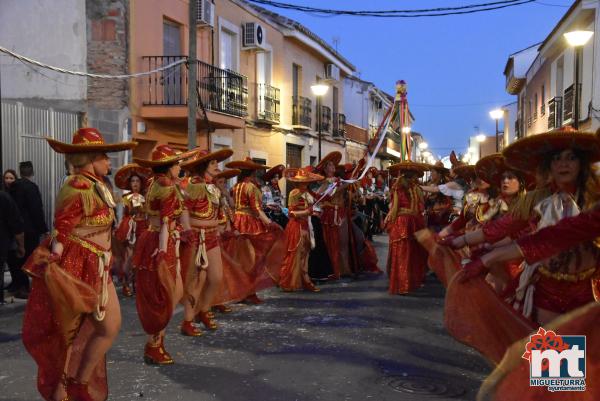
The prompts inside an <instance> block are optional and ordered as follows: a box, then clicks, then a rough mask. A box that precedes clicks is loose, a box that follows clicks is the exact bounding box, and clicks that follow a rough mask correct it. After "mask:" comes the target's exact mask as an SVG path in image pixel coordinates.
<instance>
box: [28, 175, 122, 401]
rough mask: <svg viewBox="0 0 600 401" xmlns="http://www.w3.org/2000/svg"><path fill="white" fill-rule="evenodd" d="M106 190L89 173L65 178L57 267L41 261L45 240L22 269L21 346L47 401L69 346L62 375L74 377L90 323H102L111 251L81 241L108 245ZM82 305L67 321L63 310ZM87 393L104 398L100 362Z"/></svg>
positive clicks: (58, 219)
mask: <svg viewBox="0 0 600 401" xmlns="http://www.w3.org/2000/svg"><path fill="white" fill-rule="evenodd" d="M97 188H98V189H97ZM101 189H104V191H102V190H101ZM107 191H108V190H107V189H106V188H105V187H104V184H103V183H102V180H101V179H100V178H98V177H96V176H94V175H92V174H89V173H83V174H79V175H74V176H72V177H70V178H69V179H68V180H67V182H66V183H65V184H64V185H63V187H62V188H61V190H60V192H59V194H58V198H57V202H56V210H55V214H54V227H55V229H54V238H56V240H57V241H59V242H60V243H62V244H63V246H64V249H63V252H62V255H61V257H60V260H59V261H58V266H60V267H58V266H56V265H53V264H51V265H46V264H45V263H44V261H43V259H44V256H43V254H44V253H46V254H47V252H48V251H47V249H48V248H47V247H48V246H49V243H48V241H46V243H44V244H42V246H41V247H40V248H38V250H36V252H35V253H34V255H32V257H31V258H30V259H29V260H28V261H27V264H26V266H25V267H24V268H25V270H26V271H27V272H28V273H29V274H30V275H31V277H32V288H31V294H30V296H29V300H28V302H27V309H26V311H25V316H24V319H23V343H24V344H25V348H26V349H27V351H29V353H30V354H31V355H32V357H33V358H34V360H35V361H36V363H37V364H38V389H39V391H40V393H41V394H42V396H43V397H44V399H46V400H50V399H51V397H52V396H53V392H54V391H55V389H56V387H57V386H58V385H59V383H60V382H61V375H62V374H63V366H64V365H65V361H66V356H67V348H68V346H69V345H72V351H71V355H70V359H69V365H68V367H67V376H74V375H75V373H76V372H77V369H78V367H79V363H80V358H81V353H82V351H83V349H84V348H85V345H86V343H87V341H88V340H89V336H90V334H91V333H92V331H93V326H92V319H97V320H101V319H103V318H104V306H105V302H104V301H103V294H105V293H106V291H107V289H106V287H107V284H108V283H109V282H110V277H109V274H108V268H109V266H110V249H104V248H102V247H100V246H99V245H97V244H95V243H93V242H91V241H89V240H88V239H87V238H86V237H88V238H91V235H90V233H92V234H94V237H95V238H96V237H97V236H103V235H106V238H107V241H109V240H110V233H111V228H112V223H113V221H114V211H113V209H112V208H111V207H109V204H108V203H107V201H106V200H105V198H103V197H102V196H101V195H100V194H103V195H104V196H110V195H107ZM110 201H112V199H110V200H109V202H110ZM84 232H85V233H87V234H83V233H84ZM108 243H110V241H109V242H108ZM46 257H47V255H46ZM69 300H70V302H69ZM61 302H69V304H62V303H61ZM82 304H83V306H85V308H83V310H81V309H79V310H73V311H72V313H73V314H72V315H70V317H71V318H70V319H67V315H68V312H66V309H68V307H72V308H75V307H76V306H79V307H81V306H82ZM76 312H79V313H76ZM88 391H89V393H90V394H91V395H92V396H93V398H94V399H95V400H105V399H106V397H107V393H108V387H107V380H106V364H105V359H104V357H103V358H102V360H101V361H100V362H99V363H98V364H97V366H96V368H95V369H94V373H93V374H92V377H91V378H90V379H89V388H88Z"/></svg>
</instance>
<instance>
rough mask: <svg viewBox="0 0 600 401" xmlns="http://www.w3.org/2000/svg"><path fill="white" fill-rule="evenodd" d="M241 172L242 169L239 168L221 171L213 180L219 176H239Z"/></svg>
mask: <svg viewBox="0 0 600 401" xmlns="http://www.w3.org/2000/svg"><path fill="white" fill-rule="evenodd" d="M241 172H242V170H239V169H237V168H233V169H229V170H225V171H221V172H219V173H218V174H216V175H215V176H214V177H213V180H218V179H219V178H225V179H226V180H228V179H230V178H233V177H237V176H238V175H240V173H241Z"/></svg>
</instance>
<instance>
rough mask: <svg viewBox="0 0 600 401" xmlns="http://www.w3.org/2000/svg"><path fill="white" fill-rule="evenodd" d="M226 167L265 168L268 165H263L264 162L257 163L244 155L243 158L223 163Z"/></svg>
mask: <svg viewBox="0 0 600 401" xmlns="http://www.w3.org/2000/svg"><path fill="white" fill-rule="evenodd" d="M225 167H227V168H237V169H240V170H266V169H268V168H270V167H269V166H265V165H264V164H258V163H256V162H254V161H252V159H251V158H249V157H246V159H245V160H235V161H232V162H229V163H227V164H226V165H225Z"/></svg>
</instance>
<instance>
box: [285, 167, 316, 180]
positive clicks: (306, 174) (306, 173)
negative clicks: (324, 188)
mask: <svg viewBox="0 0 600 401" xmlns="http://www.w3.org/2000/svg"><path fill="white" fill-rule="evenodd" d="M284 175H285V178H287V180H288V181H291V182H300V183H311V182H318V181H322V180H324V179H325V177H323V176H322V175H319V174H314V173H311V172H310V170H309V169H308V168H307V167H301V168H288V169H285V171H284Z"/></svg>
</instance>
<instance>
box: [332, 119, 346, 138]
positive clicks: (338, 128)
mask: <svg viewBox="0 0 600 401" xmlns="http://www.w3.org/2000/svg"><path fill="white" fill-rule="evenodd" d="M345 135H346V115H345V114H342V113H333V136H337V137H342V138H343V137H344V136H345Z"/></svg>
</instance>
